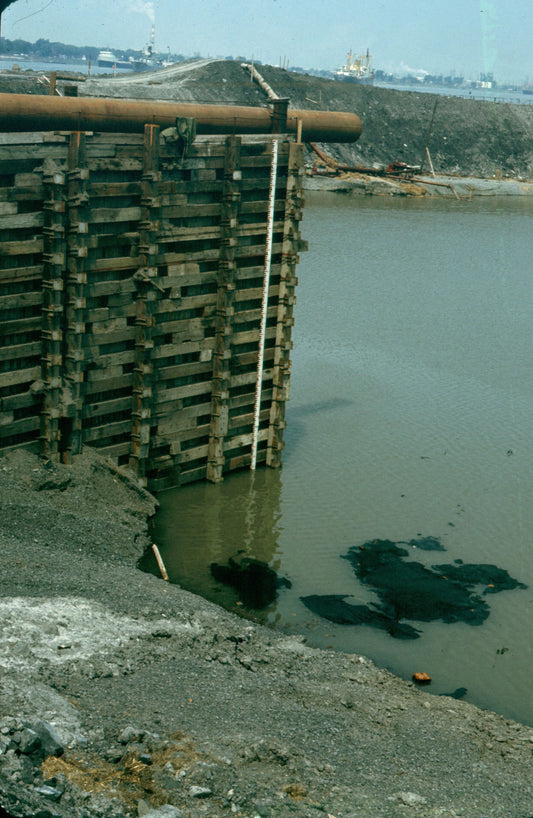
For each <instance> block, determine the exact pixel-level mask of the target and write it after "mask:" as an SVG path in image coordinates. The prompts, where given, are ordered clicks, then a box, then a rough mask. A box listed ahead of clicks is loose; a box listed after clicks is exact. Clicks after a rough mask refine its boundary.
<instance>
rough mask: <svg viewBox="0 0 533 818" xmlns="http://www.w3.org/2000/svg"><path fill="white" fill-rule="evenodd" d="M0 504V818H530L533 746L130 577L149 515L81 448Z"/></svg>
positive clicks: (12, 483)
mask: <svg viewBox="0 0 533 818" xmlns="http://www.w3.org/2000/svg"><path fill="white" fill-rule="evenodd" d="M0 498H1V504H2V557H3V571H2V574H1V576H0V589H1V596H0V612H1V622H2V627H1V629H0V642H1V645H0V674H1V675H0V807H1V808H3V810H4V811H5V812H4V814H6V815H8V816H17V818H20V817H21V816H39V818H58V816H65V818H67V816H68V818H88V816H101V817H102V818H108V817H109V818H111V817H112V816H113V817H114V816H117V818H118V817H119V816H126V815H133V816H136V815H139V816H143V815H147V816H149V818H156V816H158V817H159V818H180V816H187V818H200V816H207V817H208V818H215V816H220V817H221V818H222V816H226V815H227V816H237V818H239V816H240V817H241V818H257V816H259V817H260V818H268V816H292V815H295V816H310V817H311V816H312V818H315V816H324V818H327V816H330V818H331V816H334V818H355V816H372V818H379V817H380V816H383V818H385V817H386V816H423V817H424V818H429V817H430V816H435V817H436V816H441V817H442V818H451V816H464V817H465V818H482V816H505V818H527V817H528V816H533V786H532V785H533V782H532V778H531V763H532V760H533V759H532V754H533V729H532V728H530V727H526V726H522V725H520V724H516V723H514V722H512V721H509V720H506V719H504V718H502V717H500V716H498V715H496V714H493V713H490V712H485V711H481V710H479V709H477V708H476V707H474V706H473V705H471V704H469V703H465V702H461V701H455V700H454V699H450V698H447V697H437V696H432V695H430V694H429V693H427V692H425V691H424V690H421V689H419V688H416V687H415V686H414V685H413V684H410V683H406V682H404V681H402V680H400V679H398V678H396V677H395V676H393V675H392V674H390V673H388V672H386V671H384V670H380V669H379V668H377V667H376V666H375V665H373V664H372V662H370V661H369V660H368V659H365V658H364V657H361V656H356V655H346V654H337V653H332V652H329V651H320V650H316V649H311V648H309V647H308V646H307V645H306V644H305V639H304V638H303V637H301V638H300V637H295V636H291V637H287V636H284V635H281V634H278V633H276V632H274V631H271V630H269V629H266V628H262V627H259V626H257V625H254V624H251V623H249V622H247V621H246V620H243V619H240V618H238V617H235V616H233V615H231V614H229V613H227V612H226V611H224V610H222V609H220V608H218V607H217V606H215V605H213V604H211V603H208V602H207V601H205V600H203V599H201V598H200V597H197V596H195V595H193V594H190V593H188V592H186V591H184V590H182V589H181V588H179V587H178V586H176V585H170V584H169V583H166V582H163V580H160V579H158V578H157V577H154V576H152V575H149V574H144V573H142V572H141V571H139V570H138V569H137V568H136V563H137V560H138V558H139V557H140V556H141V554H142V553H143V551H144V550H145V548H146V547H148V546H149V544H150V539H149V528H148V524H149V517H150V515H152V514H153V513H154V510H155V508H156V501H155V500H154V498H153V497H151V496H150V495H149V494H148V493H146V492H145V491H144V490H142V489H139V488H138V487H137V486H136V485H135V483H134V481H133V479H132V478H131V477H128V475H127V473H126V472H119V471H117V469H116V468H114V467H113V466H111V465H109V464H107V463H106V462H105V461H104V460H102V459H101V458H100V457H99V456H98V455H96V454H95V453H93V452H91V451H90V450H86V452H85V453H84V455H83V456H82V457H79V458H77V459H76V462H75V463H74V464H73V465H72V466H68V467H67V466H61V465H51V464H50V463H47V462H45V461H44V460H42V459H39V458H37V457H36V456H35V455H32V454H30V453H28V452H25V451H18V452H13V453H10V454H6V455H5V456H4V457H3V458H1V459H0ZM0 814H2V813H1V809H0Z"/></svg>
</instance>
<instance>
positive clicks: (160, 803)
mask: <svg viewBox="0 0 533 818" xmlns="http://www.w3.org/2000/svg"><path fill="white" fill-rule="evenodd" d="M261 71H262V73H263V75H264V76H265V78H266V80H267V81H268V82H269V83H270V84H271V85H272V86H273V87H274V89H275V91H276V92H277V93H278V94H279V95H281V96H289V97H290V98H291V104H292V106H293V107H297V108H313V107H320V108H324V109H330V110H353V111H355V112H357V113H358V114H359V115H360V116H361V118H362V119H363V122H364V125H365V131H364V135H363V137H362V138H361V140H360V142H358V143H357V144H356V145H355V146H323V147H326V148H327V150H328V152H330V153H331V154H332V155H334V156H335V158H336V159H337V160H338V161H340V162H345V163H347V164H354V163H361V164H365V165H369V164H372V163H373V162H380V163H386V164H388V163H389V162H390V161H393V160H400V161H405V162H407V163H408V164H420V162H421V159H422V157H423V152H424V149H425V145H426V144H429V148H430V151H431V154H432V159H433V163H434V165H435V169H436V170H437V172H439V173H443V174H459V175H462V176H467V175H471V176H474V177H479V176H483V177H492V176H494V177H499V176H501V177H506V176H508V177H510V178H511V179H513V180H514V181H513V182H512V184H515V185H518V186H519V189H520V190H523V189H524V188H523V187H521V184H522V183H521V182H520V177H521V178H523V179H526V178H530V177H531V175H532V174H531V171H532V168H533V135H532V134H533V130H532V128H531V125H532V124H533V108H531V107H530V106H519V105H504V104H498V105H496V104H491V103H488V102H474V101H472V100H458V99H455V98H444V97H443V98H441V97H439V99H438V104H437V107H436V108H435V104H436V97H435V96H433V95H426V94H418V93H406V92H395V91H389V90H386V89H379V88H362V87H358V86H349V85H342V84H339V83H332V82H331V81H328V80H321V79H317V78H314V77H305V76H302V75H296V74H291V73H288V72H286V71H282V70H281V69H273V68H268V67H266V66H264V67H262V68H261ZM39 89H40V90H41V92H42V90H43V89H42V87H41V86H37V84H36V82H35V79H34V78H31V77H28V76H27V75H23V76H22V75H20V76H17V77H14V75H13V74H6V73H3V74H0V91H24V92H27V93H33V92H36V91H38V90H39ZM79 93H80V94H95V95H108V96H119V95H120V96H127V97H148V98H157V99H176V100H183V101H198V102H234V103H239V104H246V103H248V104H264V95H263V93H262V92H261V91H260V90H259V89H258V88H257V86H255V85H251V84H250V81H249V79H248V78H247V77H246V75H245V73H244V71H243V70H242V69H241V68H240V67H239V66H238V65H237V64H236V63H231V62H216V61H201V62H199V63H196V64H194V65H183V66H180V67H178V69H175V70H171V69H169V70H168V71H167V73H166V74H165V75H163V74H162V73H159V74H158V75H142V76H135V77H130V78H124V79H122V78H121V79H120V80H119V79H118V78H117V80H112V79H109V80H103V79H95V80H91V81H88V82H86V83H83V84H82V83H80V88H79ZM432 118H433V125H432V128H431V133H430V132H429V124H430V122H431V119H432ZM428 134H429V136H428ZM314 162H315V158H314V157H313V155H312V154H311V153H310V154H309V164H310V165H312V164H313V163H314ZM328 181H329V180H328ZM338 181H339V180H333V182H334V183H338ZM496 181H499V180H498V179H496ZM341 183H342V180H341ZM382 183H383V180H379V183H376V186H374V185H373V183H372V182H367V180H366V178H363V179H362V181H361V180H360V181H358V182H357V183H356V185H355V186H356V187H357V186H359V188H360V189H361V190H362V192H365V193H368V192H377V191H378V189H379V185H380V184H382ZM491 184H492V183H491ZM509 184H511V182H510V183H509ZM528 187H530V186H528ZM352 188H353V184H352ZM492 191H493V192H499V191H498V186H496V189H494V187H492ZM382 192H386V193H389V192H393V191H391V190H390V189H388V188H386V187H385V190H384V191H382ZM0 503H1V512H2V525H1V529H0V530H1V542H2V572H1V574H0V594H1V595H0V609H1V616H0V622H1V627H0V818H1V816H16V818H22V816H24V817H25V818H30V816H36V818H63V817H64V818H90V817H92V816H101V818H115V817H116V818H120V817H121V816H137V815H138V816H143V815H144V816H148V818H150V817H151V818H157V816H159V818H165V817H166V818H180V816H186V817H187V818H200V817H201V816H206V818H215V816H220V817H222V816H225V815H228V816H237V818H257V817H258V816H259V818H269V817H270V816H272V817H274V816H283V817H284V818H285V816H291V815H295V816H302V817H303V816H305V817H306V818H307V816H309V818H315V817H316V816H325V818H327V816H330V817H331V816H333V817H334V818H355V817H356V816H363V817H365V816H372V818H379V817H383V818H387V817H388V816H394V817H395V816H415V818H416V816H423V817H424V818H432V817H433V816H434V817H435V818H436V817H437V816H439V817H440V818H452V817H453V816H462V817H463V818H482V816H505V818H528V817H529V816H533V784H532V779H531V764H532V761H533V757H532V756H533V728H531V727H526V726H523V725H520V724H516V723H514V722H512V721H509V720H507V719H504V718H502V717H500V716H498V715H496V714H493V713H490V712H484V711H481V710H479V709H477V708H476V707H474V706H473V705H471V704H468V703H465V702H460V701H456V700H454V699H451V698H447V697H436V696H431V695H430V694H429V693H427V692H426V691H424V690H421V689H419V688H416V687H415V686H414V685H413V684H409V683H406V682H404V681H402V680H400V679H398V678H396V677H395V676H393V675H391V674H390V673H388V672H386V671H384V670H380V669H378V668H377V667H375V666H374V665H373V664H372V662H370V661H369V660H368V659H365V658H364V657H360V656H356V655H345V654H335V653H330V652H326V651H320V650H316V649H311V648H309V647H308V646H307V645H306V644H305V640H304V639H303V637H302V638H300V637H294V636H292V637H287V636H284V635H281V634H278V633H275V632H273V631H270V630H268V629H265V628H261V627H259V626H257V625H253V624H251V623H249V622H247V621H245V620H242V619H239V618H237V617H235V616H233V615H231V614H230V613H227V612H226V611H224V610H222V609H221V608H218V607H216V606H215V605H212V604H211V603H209V602H207V601H205V600H203V599H201V598H200V597H197V596H194V595H193V594H190V593H188V592H186V591H184V590H182V589H181V588H179V587H178V586H176V585H169V584H168V583H165V582H163V581H162V580H159V579H157V578H156V577H153V576H151V575H149V574H145V573H142V572H141V571H139V570H138V569H137V567H136V565H137V561H138V559H139V558H140V556H141V555H142V553H143V552H144V550H145V549H146V548H147V547H148V546H149V545H150V538H149V518H150V516H151V515H153V513H154V511H155V508H156V505H157V504H156V501H155V500H154V498H153V497H151V496H150V495H149V494H147V493H146V492H145V491H143V490H142V489H139V488H138V487H137V486H136V484H135V482H134V480H133V478H132V477H131V476H128V475H127V474H126V473H125V472H119V471H117V470H116V469H115V468H114V467H112V466H111V465H109V464H107V463H106V462H105V461H103V460H102V459H101V458H100V457H99V456H98V455H97V454H95V453H93V452H91V451H90V450H86V452H85V453H84V455H83V456H82V457H79V458H77V459H76V462H75V463H74V464H73V465H72V466H69V467H66V466H61V465H52V464H50V463H48V462H46V461H44V460H42V459H40V458H38V457H36V456H34V455H32V454H29V453H27V452H24V451H18V452H13V453H10V454H7V455H5V456H4V457H2V458H0Z"/></svg>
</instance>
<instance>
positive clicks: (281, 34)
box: [2, 0, 533, 84]
mask: <svg viewBox="0 0 533 818" xmlns="http://www.w3.org/2000/svg"><path fill="white" fill-rule="evenodd" d="M152 25H155V32H156V46H157V49H158V50H159V51H160V52H162V53H165V52H167V51H170V52H172V53H182V54H184V55H185V56H192V55H195V54H198V55H201V56H211V57H226V56H244V57H247V58H250V57H252V56H253V57H254V58H255V59H257V60H260V61H262V62H265V63H270V64H279V63H280V60H281V61H282V64H284V65H288V66H289V67H290V66H299V67H303V68H314V69H325V70H335V69H336V68H338V67H339V66H340V65H341V64H343V62H344V61H345V58H346V52H347V51H348V50H349V49H353V50H354V51H355V52H362V51H366V49H369V50H370V53H371V54H372V57H373V61H374V67H375V68H377V69H381V70H383V71H385V72H391V73H413V74H419V75H423V74H424V73H430V74H450V73H454V74H456V75H458V76H464V77H465V78H466V79H476V78H478V77H479V75H480V73H484V74H488V73H492V74H494V76H495V78H496V79H497V80H498V82H500V83H502V82H512V83H516V84H518V83H521V82H524V81H525V80H529V79H533V52H532V50H531V48H530V42H529V40H530V33H531V31H532V30H533V4H532V3H531V0H515V2H513V3H512V4H511V5H510V4H509V3H504V0H435V2H434V3H432V4H431V5H428V4H427V3H426V2H423V0H405V2H404V3H402V4H401V5H400V4H398V3H397V2H392V0H381V2H380V1H379V0H377V2H376V3H373V4H372V3H365V4H363V3H354V2H353V0H352V2H350V1H349V0H330V2H329V3H328V4H327V6H324V4H323V3H321V2H319V0H246V2H245V1H244V0H232V2H229V3H227V2H226V3H223V2H222V0H196V2H195V3H192V4H188V5H187V6H184V5H181V4H180V5H178V4H176V2H175V0H115V2H114V3H109V2H108V0H68V1H67V0H14V2H12V3H11V5H9V6H8V7H7V9H6V10H5V11H4V13H3V15H2V35H3V36H4V37H6V38H8V39H11V40H14V39H23V40H29V41H30V42H35V41H36V40H37V39H39V38H43V39H48V40H51V41H57V42H64V43H70V44H73V45H80V46H83V45H92V46H97V47H101V48H104V47H111V48H121V49H127V48H133V49H141V48H142V47H143V46H144V45H145V44H146V42H147V41H148V39H149V37H150V32H151V27H152Z"/></svg>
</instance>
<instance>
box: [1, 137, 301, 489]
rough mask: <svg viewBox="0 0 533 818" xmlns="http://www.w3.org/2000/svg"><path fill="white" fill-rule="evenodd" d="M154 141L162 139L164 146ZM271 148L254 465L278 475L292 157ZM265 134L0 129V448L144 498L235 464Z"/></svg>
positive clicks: (256, 304)
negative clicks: (85, 460)
mask: <svg viewBox="0 0 533 818" xmlns="http://www.w3.org/2000/svg"><path fill="white" fill-rule="evenodd" d="M163 136H164V135H163ZM277 138H278V140H279V141H278V146H279V151H278V163H279V164H278V172H277V184H276V198H275V205H274V226H273V244H272V274H271V279H270V286H269V290H268V309H267V323H266V341H265V351H264V365H263V371H262V395H261V404H260V416H259V420H260V422H259V433H258V450H257V462H258V463H263V464H267V465H270V466H277V465H279V462H280V455H281V449H282V447H283V441H282V437H283V428H284V412H285V402H286V400H287V397H288V386H289V375H290V348H291V328H292V323H293V306H294V302H295V295H294V289H295V286H296V283H297V279H296V275H295V268H296V264H297V262H298V253H299V251H300V250H302V249H305V248H304V243H303V242H302V241H301V238H300V232H299V220H300V219H301V214H302V206H303V200H302V186H301V182H302V166H303V146H302V145H301V144H297V143H295V142H292V141H290V139H289V138H287V137H285V136H280V137H277ZM272 139H273V137H272V136H269V135H265V136H228V137H221V136H203V137H197V138H196V140H195V141H194V143H193V145H192V146H191V147H189V150H188V152H187V154H186V156H183V147H181V146H180V144H179V142H166V141H165V139H164V138H162V137H161V134H160V132H159V128H158V127H157V126H151V125H150V126H146V128H145V132H144V135H142V134H139V135H137V134H97V133H84V132H74V133H35V134H4V135H1V136H0V452H1V451H2V450H4V451H5V450H8V449H10V448H13V447H25V448H29V449H32V450H34V451H40V452H42V453H44V454H45V455H47V456H48V457H50V458H52V459H62V460H64V461H67V462H68V460H69V458H70V457H71V456H72V455H75V454H77V453H79V452H80V451H81V450H82V447H83V446H84V445H89V446H93V447H96V448H98V449H99V450H100V451H101V452H102V453H105V454H106V455H109V456H110V457H111V458H112V459H113V460H114V461H115V462H116V463H118V464H119V465H125V464H128V465H129V466H130V467H132V468H133V469H134V470H135V471H136V472H137V474H138V476H139V479H140V480H141V481H142V482H143V483H145V484H147V485H148V486H149V487H150V488H152V489H158V488H162V487H165V486H168V485H180V484H182V483H188V482H191V481H193V480H200V479H205V478H207V479H208V480H212V481H218V480H220V479H222V476H223V474H224V472H226V471H229V470H232V469H238V468H242V467H245V466H248V465H249V464H250V460H251V441H252V429H253V414H254V399H255V388H256V377H257V371H256V370H257V361H258V341H259V325H260V316H261V304H262V287H263V272H264V260H265V243H266V234H267V210H268V198H269V186H270V180H271V152H272Z"/></svg>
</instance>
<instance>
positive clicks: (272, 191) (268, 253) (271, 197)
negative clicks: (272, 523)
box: [250, 139, 278, 471]
mask: <svg viewBox="0 0 533 818" xmlns="http://www.w3.org/2000/svg"><path fill="white" fill-rule="evenodd" d="M277 172H278V140H277V139H273V140H272V160H271V163H270V188H269V192H268V222H267V236H266V247H265V271H264V275H263V300H262V303H261V329H260V333H259V354H258V358H257V378H256V383H255V408H254V428H253V433H252V461H251V464H250V468H251V470H252V471H255V466H256V462H257V438H258V433H259V415H260V414H261V386H262V382H263V360H264V357H265V335H266V322H267V310H268V288H269V285H270V268H271V264H272V238H273V234H274V206H275V203H276V177H277Z"/></svg>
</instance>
